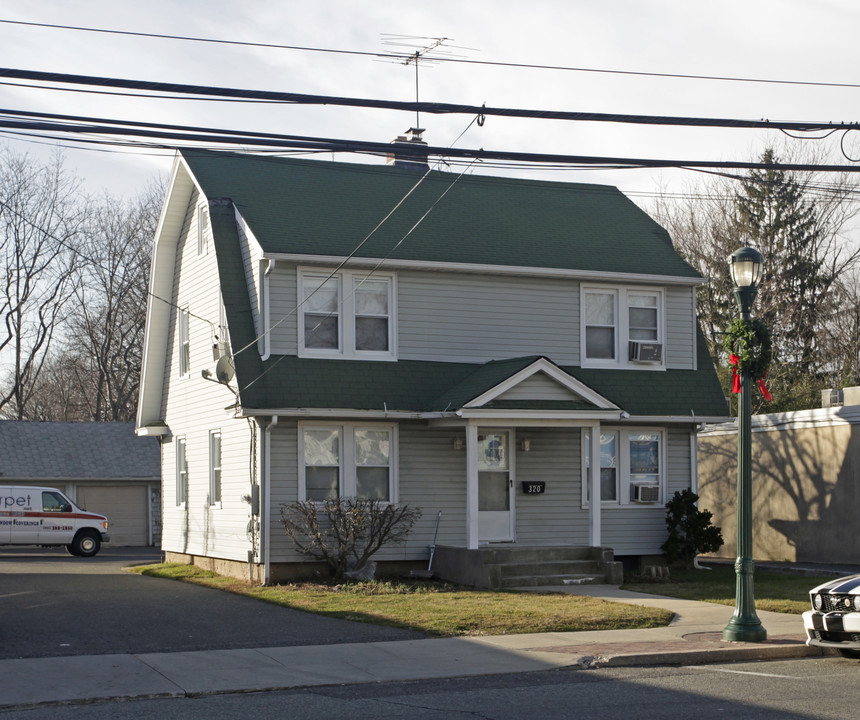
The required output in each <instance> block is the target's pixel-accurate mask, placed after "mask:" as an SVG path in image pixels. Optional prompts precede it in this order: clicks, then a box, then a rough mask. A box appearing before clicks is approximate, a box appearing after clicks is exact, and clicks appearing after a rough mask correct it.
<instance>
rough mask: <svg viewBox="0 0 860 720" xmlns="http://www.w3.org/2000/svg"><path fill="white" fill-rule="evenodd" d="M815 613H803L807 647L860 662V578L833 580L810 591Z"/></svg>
mask: <svg viewBox="0 0 860 720" xmlns="http://www.w3.org/2000/svg"><path fill="white" fill-rule="evenodd" d="M809 599H810V600H811V601H812V608H813V609H812V610H807V611H806V612H805V613H803V626H804V628H805V629H806V644H807V645H816V646H818V647H828V648H834V649H836V650H838V651H839V652H840V653H841V654H842V655H844V656H845V657H850V658H858V659H860V575H849V576H848V577H843V578H839V579H837V580H830V581H829V582H826V583H824V584H822V585H819V586H818V587H815V588H813V589H812V590H810V591H809Z"/></svg>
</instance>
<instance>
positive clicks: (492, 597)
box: [132, 564, 672, 637]
mask: <svg viewBox="0 0 860 720" xmlns="http://www.w3.org/2000/svg"><path fill="white" fill-rule="evenodd" d="M132 571H133V572H137V573H141V574H143V575H150V576H153V577H161V578H170V579H173V580H182V581H184V582H191V583H196V584H198V585H205V586H207V587H212V588H218V589H220V590H225V591H228V592H234V593H238V594H240V595H246V596H248V597H253V598H257V599H259V600H265V601H266V602H271V603H275V604H277V605H283V606H284V607H289V608H293V609H296V610H304V611H306V612H312V613H317V614H320V615H327V616H329V617H336V618H342V619H344V620H357V621H359V622H367V623H374V624H377V625H388V626H391V627H401V628H409V629H412V630H418V631H420V632H424V633H427V634H428V635H431V636H436V637H450V636H457V635H508V634H517V633H537V632H567V631H577V630H621V629H633V628H650V627H663V626H665V625H667V624H668V623H669V621H670V620H671V619H672V613H671V612H668V611H665V610H659V609H656V608H646V607H639V606H635V605H625V604H621V603H611V602H606V601H604V600H597V599H594V598H589V597H583V596H577V595H566V594H562V593H547V594H543V593H529V592H490V591H485V590H471V589H467V588H462V587H459V586H454V585H448V584H445V583H436V582H419V581H406V580H393V581H380V580H376V581H371V582H362V583H350V584H342V585H322V584H314V583H296V584H290V585H272V586H268V587H260V586H257V585H251V584H250V583H248V582H247V581H243V580H237V579H235V578H227V577H222V576H220V575H217V574H215V573H213V572H210V571H207V570H202V569H201V568H197V567H194V566H191V565H177V564H163V565H148V566H144V567H137V568H132Z"/></svg>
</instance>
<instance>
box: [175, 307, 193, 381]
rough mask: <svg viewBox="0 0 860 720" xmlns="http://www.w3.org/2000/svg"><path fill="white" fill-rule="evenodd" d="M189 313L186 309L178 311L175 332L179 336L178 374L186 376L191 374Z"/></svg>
mask: <svg viewBox="0 0 860 720" xmlns="http://www.w3.org/2000/svg"><path fill="white" fill-rule="evenodd" d="M189 320H190V313H189V312H188V310H186V309H184V308H183V309H180V310H179V317H178V319H177V325H178V328H177V331H178V335H179V343H178V344H179V374H180V375H188V374H189V373H190V372H191V333H190V328H189Z"/></svg>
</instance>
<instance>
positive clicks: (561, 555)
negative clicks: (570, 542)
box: [480, 546, 595, 565]
mask: <svg viewBox="0 0 860 720" xmlns="http://www.w3.org/2000/svg"><path fill="white" fill-rule="evenodd" d="M480 553H481V556H482V558H483V561H484V564H485V565H496V564H502V563H506V564H509V563H538V562H554V561H558V560H561V561H579V560H594V559H595V558H594V550H593V549H592V548H587V547H569V546H551V547H521V546H520V547H498V546H497V547H484V548H481V549H480Z"/></svg>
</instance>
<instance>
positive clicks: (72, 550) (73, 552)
mask: <svg viewBox="0 0 860 720" xmlns="http://www.w3.org/2000/svg"><path fill="white" fill-rule="evenodd" d="M66 550H68V551H69V555H74V556H76V557H77V555H78V553H77V551H76V550H75V546H74V545H66Z"/></svg>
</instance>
